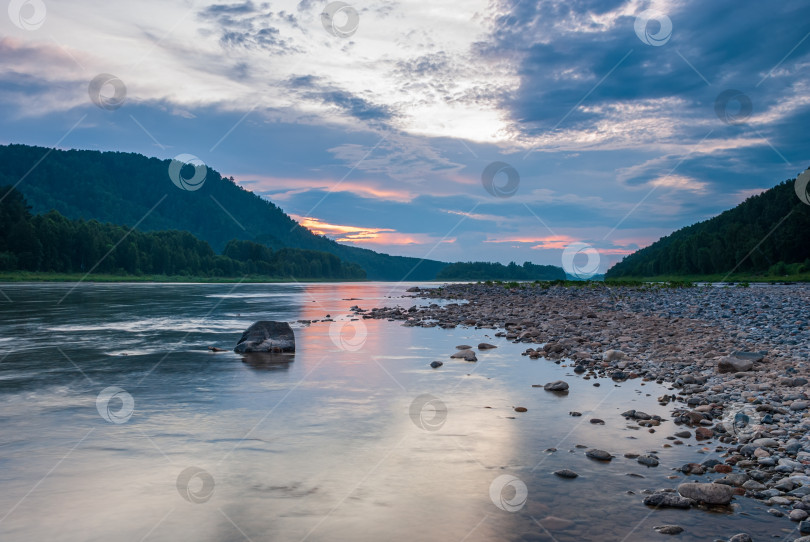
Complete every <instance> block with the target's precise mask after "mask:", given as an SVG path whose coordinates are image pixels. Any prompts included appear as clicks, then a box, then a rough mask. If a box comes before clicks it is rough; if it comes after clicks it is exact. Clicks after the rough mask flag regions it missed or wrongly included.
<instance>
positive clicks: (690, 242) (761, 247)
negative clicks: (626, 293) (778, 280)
mask: <svg viewBox="0 0 810 542" xmlns="http://www.w3.org/2000/svg"><path fill="white" fill-rule="evenodd" d="M794 182H795V180H788V181H785V182H783V183H781V184H779V185H777V186H775V187H774V188H771V189H770V190H767V191H765V192H763V193H762V194H759V195H756V196H752V197H750V198H748V199H746V200H745V201H744V202H742V203H741V204H739V205H738V206H737V207H735V208H733V209H730V210H728V211H725V212H723V213H722V214H720V215H718V216H716V217H714V218H712V219H709V220H706V221H704V222H699V223H697V224H694V225H692V226H688V227H686V228H682V229H680V230H678V231H676V232H674V233H672V234H670V235H668V236H666V237H663V238H661V239H659V240H658V241H656V242H655V243H653V244H652V245H650V246H649V247H647V248H644V249H641V250H639V251H637V252H634V253H633V254H630V255H629V256H627V257H625V258H624V259H623V260H622V261H621V262H619V263H617V264H616V265H614V266H613V267H611V268H610V269H609V270H608V272H607V274H606V278H608V279H611V278H621V277H654V276H658V275H711V274H727V273H730V272H732V270H733V271H734V272H735V273H764V272H771V273H772V274H776V275H784V274H786V273H787V272H793V273H802V272H806V271H810V205H807V204H805V203H803V202H802V201H801V200H800V199H799V198H798V197H797V196H796V192H795V189H794Z"/></svg>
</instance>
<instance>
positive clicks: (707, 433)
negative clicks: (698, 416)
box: [695, 427, 714, 440]
mask: <svg viewBox="0 0 810 542" xmlns="http://www.w3.org/2000/svg"><path fill="white" fill-rule="evenodd" d="M713 436H714V431H712V430H711V429H709V428H708V427H698V428H697V429H695V438H696V439H698V440H706V439H710V438H712V437H713Z"/></svg>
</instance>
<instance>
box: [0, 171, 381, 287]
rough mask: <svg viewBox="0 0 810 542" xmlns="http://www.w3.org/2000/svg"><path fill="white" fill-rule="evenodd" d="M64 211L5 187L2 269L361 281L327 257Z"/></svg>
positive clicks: (0, 224) (359, 274)
mask: <svg viewBox="0 0 810 542" xmlns="http://www.w3.org/2000/svg"><path fill="white" fill-rule="evenodd" d="M129 229H130V228H125V227H122V226H116V225H113V224H101V223H99V222H97V221H95V220H90V221H86V220H83V219H78V220H71V219H68V218H65V217H64V216H62V215H61V214H60V213H59V212H58V211H50V212H48V213H46V214H43V215H36V216H33V215H32V214H31V213H30V208H29V207H28V205H27V204H26V201H25V198H24V197H23V195H22V194H21V193H20V192H19V191H17V190H15V189H13V188H12V187H10V186H6V187H0V270H2V271H44V272H57V273H89V272H95V273H113V274H128V275H136V276H137V275H171V276H174V275H180V276H195V277H241V276H245V275H254V276H255V275H262V276H265V277H276V278H296V279H313V278H318V279H320V278H323V279H363V278H365V273H364V272H363V270H362V269H361V268H360V266H358V265H357V264H344V263H343V262H341V261H340V259H339V258H338V257H337V256H335V255H333V254H329V253H326V252H317V251H313V250H300V249H290V248H282V249H280V250H272V249H270V248H269V247H266V246H264V245H260V244H257V243H253V242H251V241H236V240H233V241H230V242H228V244H227V245H225V250H224V254H223V255H221V256H220V255H217V254H215V253H214V250H213V249H212V248H211V245H209V244H208V243H206V242H205V241H201V240H200V239H197V238H196V237H194V236H193V235H191V234H190V233H188V232H185V231H155V232H149V233H144V232H139V231H137V230H135V231H132V232H131V233H129V234H128V235H127V232H128V231H129Z"/></svg>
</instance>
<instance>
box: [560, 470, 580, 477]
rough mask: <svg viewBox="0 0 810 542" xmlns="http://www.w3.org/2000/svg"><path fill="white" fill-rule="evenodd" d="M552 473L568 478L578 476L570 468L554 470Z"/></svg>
mask: <svg viewBox="0 0 810 542" xmlns="http://www.w3.org/2000/svg"><path fill="white" fill-rule="evenodd" d="M554 474H556V475H557V476H559V477H560V478H570V479H574V478H576V477H577V476H579V474H577V473H576V472H574V471H572V470H570V469H562V470H558V471H555V472H554Z"/></svg>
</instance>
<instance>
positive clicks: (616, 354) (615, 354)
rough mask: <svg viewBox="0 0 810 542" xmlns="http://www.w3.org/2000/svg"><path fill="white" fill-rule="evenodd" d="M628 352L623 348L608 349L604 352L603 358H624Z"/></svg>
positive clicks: (608, 359)
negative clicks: (622, 349)
mask: <svg viewBox="0 0 810 542" xmlns="http://www.w3.org/2000/svg"><path fill="white" fill-rule="evenodd" d="M625 355H626V354H625V353H624V352H622V351H621V350H608V351H607V352H605V353H604V354H602V359H603V360H605V361H618V360H620V359H622V358H623V357H624V356H625Z"/></svg>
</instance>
